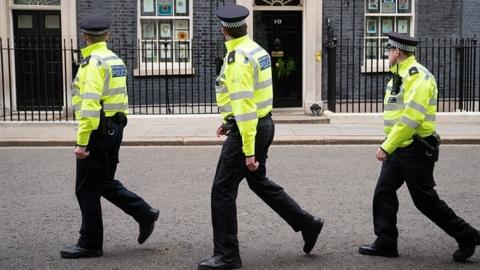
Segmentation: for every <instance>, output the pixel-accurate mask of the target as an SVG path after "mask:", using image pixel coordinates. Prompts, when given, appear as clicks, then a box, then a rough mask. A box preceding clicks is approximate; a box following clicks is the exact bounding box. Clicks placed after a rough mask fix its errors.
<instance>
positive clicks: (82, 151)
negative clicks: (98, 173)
mask: <svg viewBox="0 0 480 270" xmlns="http://www.w3.org/2000/svg"><path fill="white" fill-rule="evenodd" d="M89 155H90V152H88V151H87V148H86V147H83V146H77V147H75V156H77V159H84V158H86V157H88V156H89Z"/></svg>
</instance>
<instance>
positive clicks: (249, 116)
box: [235, 112, 257, 122]
mask: <svg viewBox="0 0 480 270" xmlns="http://www.w3.org/2000/svg"><path fill="white" fill-rule="evenodd" d="M254 119H257V113H256V112H253V113H246V114H239V115H235V121H237V122H244V121H249V120H254Z"/></svg>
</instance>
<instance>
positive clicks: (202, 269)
mask: <svg viewBox="0 0 480 270" xmlns="http://www.w3.org/2000/svg"><path fill="white" fill-rule="evenodd" d="M241 267H242V262H238V263H235V264H232V265H225V266H222V267H218V268H212V267H208V266H201V265H199V266H198V270H228V269H237V268H241Z"/></svg>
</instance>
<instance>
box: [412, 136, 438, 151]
mask: <svg viewBox="0 0 480 270" xmlns="http://www.w3.org/2000/svg"><path fill="white" fill-rule="evenodd" d="M413 145H414V146H417V147H420V148H422V149H424V150H426V151H432V152H433V151H436V150H438V147H439V146H440V135H438V133H436V132H434V133H433V134H432V135H430V136H427V137H424V138H422V137H420V136H419V135H418V134H415V135H413Z"/></svg>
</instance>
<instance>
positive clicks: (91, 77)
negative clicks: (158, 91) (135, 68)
mask: <svg viewBox="0 0 480 270" xmlns="http://www.w3.org/2000/svg"><path fill="white" fill-rule="evenodd" d="M82 56H83V58H84V60H83V61H82V63H81V66H80V69H79V70H78V72H77V76H76V77H75V80H74V81H73V85H72V94H73V97H72V105H73V108H74V110H75V117H76V119H77V120H78V130H77V145H81V146H86V145H88V141H89V139H90V134H91V132H92V131H93V130H96V129H97V128H98V124H99V122H100V111H101V108H102V106H101V105H100V104H101V103H100V102H101V101H102V102H103V110H104V112H105V116H106V117H110V116H113V115H115V113H117V112H124V113H125V114H127V113H128V95H127V84H126V80H127V68H126V66H125V64H124V63H123V61H122V59H120V58H119V57H118V56H117V55H116V54H115V53H113V52H112V51H110V50H109V49H108V48H107V43H106V42H98V43H94V44H91V45H89V46H87V47H85V48H84V49H82Z"/></svg>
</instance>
